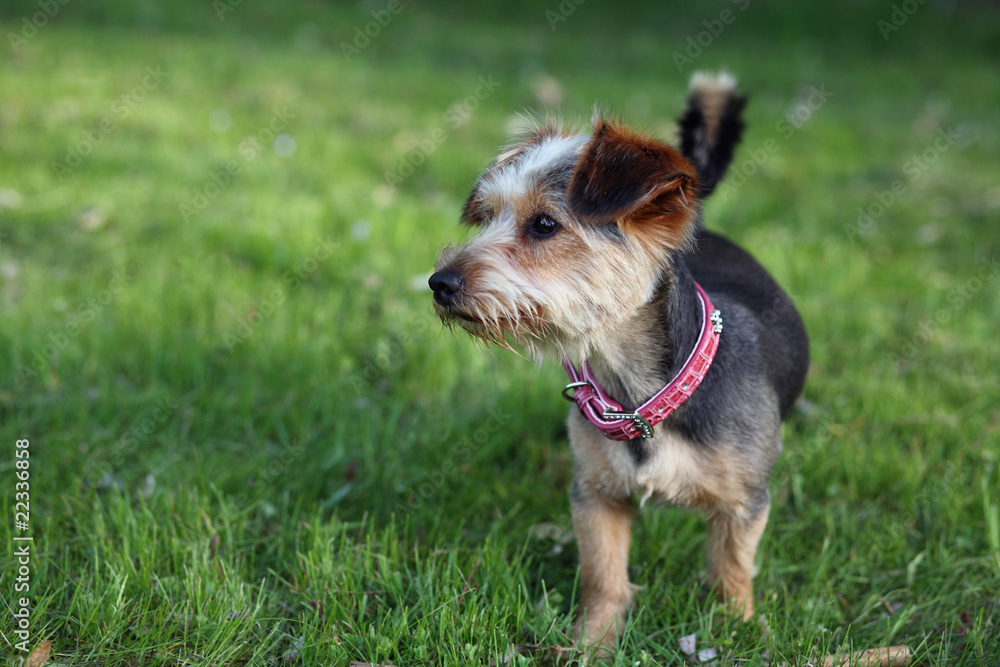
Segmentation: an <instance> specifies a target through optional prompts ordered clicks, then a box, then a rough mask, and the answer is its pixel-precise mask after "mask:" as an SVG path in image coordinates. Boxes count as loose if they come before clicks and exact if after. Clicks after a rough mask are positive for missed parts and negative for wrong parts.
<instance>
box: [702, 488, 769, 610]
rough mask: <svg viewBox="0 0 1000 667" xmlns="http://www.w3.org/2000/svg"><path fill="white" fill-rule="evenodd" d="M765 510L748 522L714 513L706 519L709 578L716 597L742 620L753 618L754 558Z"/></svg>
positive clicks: (734, 515)
mask: <svg viewBox="0 0 1000 667" xmlns="http://www.w3.org/2000/svg"><path fill="white" fill-rule="evenodd" d="M769 508H770V505H767V506H765V507H764V508H762V509H761V510H759V512H758V514H757V515H756V516H755V517H752V518H750V517H746V516H739V515H738V514H732V513H729V512H718V513H714V514H712V515H710V516H709V519H708V563H709V577H710V578H711V580H712V582H713V584H714V586H715V588H716V591H717V592H718V594H719V595H720V596H721V597H722V599H723V600H726V601H727V602H728V603H729V604H730V605H731V606H732V608H733V611H734V613H737V614H740V615H742V617H743V620H749V619H750V618H752V617H753V583H752V580H753V576H754V574H756V570H755V567H754V558H755V557H756V555H757V544H758V543H759V542H760V537H761V535H763V534H764V528H765V527H766V526H767V515H768V509H769Z"/></svg>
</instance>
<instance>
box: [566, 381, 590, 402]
mask: <svg viewBox="0 0 1000 667" xmlns="http://www.w3.org/2000/svg"><path fill="white" fill-rule="evenodd" d="M589 384H590V383H589V382H570V383H569V384H568V385H566V386H565V387H563V391H562V394H563V398H565V399H566V400H567V401H575V400H576V392H573V396H570V395H569V390H570V389H576V388H577V387H586V386H587V385H589Z"/></svg>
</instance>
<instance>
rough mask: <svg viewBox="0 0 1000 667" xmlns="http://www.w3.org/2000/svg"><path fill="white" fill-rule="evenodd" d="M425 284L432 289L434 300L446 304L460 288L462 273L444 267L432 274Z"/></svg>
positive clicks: (453, 298)
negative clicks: (442, 269)
mask: <svg viewBox="0 0 1000 667" xmlns="http://www.w3.org/2000/svg"><path fill="white" fill-rule="evenodd" d="M427 284H428V285H430V286H431V289H432V290H434V300H435V301H437V302H438V303H440V304H441V305H442V306H447V305H449V304H450V303H451V302H452V301H454V300H455V295H456V294H458V292H459V290H461V289H462V274H461V273H459V272H458V271H456V270H454V269H445V270H444V271H438V272H437V273H435V274H434V275H432V276H431V278H430V280H428V281H427Z"/></svg>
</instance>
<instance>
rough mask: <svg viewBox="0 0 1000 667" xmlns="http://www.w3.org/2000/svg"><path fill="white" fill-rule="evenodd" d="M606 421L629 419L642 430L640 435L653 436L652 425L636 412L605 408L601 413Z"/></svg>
mask: <svg viewBox="0 0 1000 667" xmlns="http://www.w3.org/2000/svg"><path fill="white" fill-rule="evenodd" d="M601 416H602V417H604V418H605V419H606V420H608V421H614V420H616V419H631V420H632V423H633V424H635V426H636V427H637V428H638V429H639V430H640V431H642V437H644V438H652V437H653V425H652V424H650V423H649V420H648V419H646V418H645V417H643V416H642V415H640V414H639V413H638V412H615V411H614V410H605V411H604V414H603V415H601Z"/></svg>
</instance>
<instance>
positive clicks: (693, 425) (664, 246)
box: [429, 73, 809, 649]
mask: <svg viewBox="0 0 1000 667" xmlns="http://www.w3.org/2000/svg"><path fill="white" fill-rule="evenodd" d="M745 104H746V97H745V96H744V95H742V94H741V93H739V92H738V91H737V88H736V82H735V79H734V78H733V77H732V76H730V75H728V74H725V73H723V74H719V75H712V74H704V73H697V74H695V75H694V76H693V77H692V80H691V84H690V89H689V96H688V103H687V108H686V110H685V111H684V113H683V115H682V117H681V118H680V122H679V125H680V139H681V141H680V144H681V145H680V150H679V151H678V150H676V149H675V148H672V147H670V146H668V145H667V144H665V143H662V142H660V141H657V140H656V139H653V138H650V137H648V136H645V135H643V134H640V133H638V132H635V131H633V130H630V129H628V128H627V127H625V126H624V125H623V124H622V123H620V122H618V121H615V120H612V119H609V118H607V117H606V116H605V115H603V114H600V113H596V114H595V115H594V118H593V120H592V122H591V125H592V128H591V129H592V131H591V132H589V133H586V132H585V133H576V132H572V131H569V130H566V129H564V128H563V126H562V125H561V124H560V123H558V122H553V121H547V122H543V123H539V124H538V125H537V126H536V127H535V128H534V130H533V131H531V132H530V133H529V134H528V135H527V136H524V137H522V138H521V139H519V140H517V141H515V142H514V143H513V144H511V145H510V146H508V147H507V148H506V149H504V150H503V151H502V152H501V153H500V154H499V155H498V156H497V157H496V159H495V160H494V161H493V162H492V164H490V165H489V167H487V169H486V171H485V172H484V173H483V174H482V175H481V176H480V177H479V179H478V181H477V182H476V184H475V186H474V188H473V190H472V193H471V195H470V196H469V198H468V200H467V202H466V203H465V206H464V210H463V212H462V220H463V221H464V222H465V223H466V224H468V225H470V226H472V227H473V228H474V230H475V232H476V234H475V236H474V238H472V240H471V241H470V242H469V243H467V244H464V245H459V246H449V247H446V248H445V249H444V250H443V251H442V252H441V254H440V256H439V258H438V260H437V263H436V265H435V272H434V274H433V275H432V276H431V277H430V280H429V285H430V288H431V290H432V291H433V293H434V294H433V296H434V308H435V310H436V312H437V314H438V315H439V316H440V317H441V318H442V320H443V321H444V322H445V324H447V325H458V326H460V327H461V328H462V329H465V330H466V331H468V332H469V333H471V334H472V335H473V336H475V337H477V338H479V339H482V340H483V341H485V342H486V343H487V345H489V344H490V343H496V344H498V345H501V346H503V347H507V348H511V349H512V343H516V344H520V345H522V346H523V347H524V348H525V349H526V350H527V351H528V352H529V353H530V354H531V355H532V356H534V357H535V358H537V359H545V358H553V357H555V358H560V359H561V360H562V362H563V364H564V366H565V368H566V369H567V372H568V373H569V376H570V383H569V384H568V385H567V386H566V388H565V389H564V390H563V394H564V396H565V397H566V398H568V399H570V400H572V401H573V402H574V403H576V405H575V406H572V407H571V408H570V415H569V421H568V431H569V439H570V446H571V449H572V453H573V473H574V474H573V483H572V489H571V492H570V504H571V507H572V516H573V527H574V531H575V534H576V539H577V542H578V546H579V552H580V587H581V590H580V595H579V601H580V604H579V613H578V616H577V620H576V622H575V625H574V632H575V635H576V638H577V639H578V641H580V642H582V643H584V644H585V645H590V644H597V645H600V646H602V647H605V648H606V649H610V648H612V647H613V646H614V645H615V644H616V642H617V637H618V635H619V633H620V629H621V628H622V627H623V626H624V621H625V614H626V612H627V610H628V608H629V607H630V605H631V603H632V600H633V586H632V585H631V584H630V583H629V580H628V572H627V565H628V553H629V545H630V542H631V524H632V518H633V515H634V513H635V511H636V509H637V506H641V505H642V504H644V503H645V502H646V500H647V499H653V500H654V501H657V502H660V503H665V504H670V505H678V506H682V507H685V508H689V509H693V510H697V511H701V512H703V513H705V514H706V515H707V519H708V533H709V534H708V564H709V577H710V581H711V584H712V586H713V588H714V589H715V590H716V591H717V592H718V594H719V595H720V596H721V597H722V598H723V599H724V600H725V601H726V602H727V603H728V604H729V605H730V607H731V609H732V610H733V612H734V613H736V614H738V615H739V616H740V617H741V618H742V619H743V620H749V619H750V618H752V615H753V613H754V612H753V610H754V602H753V586H752V579H753V576H754V574H755V568H754V559H755V555H756V552H757V545H758V542H759V541H760V538H761V535H762V533H763V532H764V527H765V525H766V523H767V518H768V513H769V509H770V496H769V493H768V480H769V479H770V476H771V471H772V468H773V466H774V463H775V460H776V459H777V457H778V454H779V453H780V452H781V449H782V442H781V420H782V419H783V418H784V417H785V416H786V415H787V414H788V412H789V410H790V409H791V407H792V405H793V404H794V402H795V401H796V399H797V397H798V395H799V394H800V392H801V391H802V388H803V385H804V384H805V378H806V372H807V368H808V364H809V341H808V336H807V334H806V329H805V326H804V324H803V322H802V319H801V317H800V316H799V314H798V312H797V311H796V309H795V307H794V306H793V305H792V302H791V300H790V299H789V297H788V295H787V294H786V293H785V292H784V291H783V290H782V289H781V288H780V287H779V286H778V285H777V283H776V282H775V281H774V280H773V279H772V278H771V276H770V275H768V273H767V271H765V270H764V268H763V267H762V266H761V265H760V264H759V263H758V262H757V261H756V260H755V259H754V258H753V257H752V256H751V255H750V254H749V253H747V252H746V251H745V250H743V249H742V248H740V247H739V246H738V245H736V244H735V243H733V242H732V241H729V240H727V239H725V238H724V237H722V236H720V235H718V234H715V233H713V232H710V231H708V230H706V229H705V227H704V225H703V222H702V214H701V202H702V201H703V200H704V199H705V198H706V197H708V196H709V195H710V194H711V193H712V191H713V190H714V189H715V186H716V184H717V183H718V182H719V181H720V179H721V178H722V177H723V175H724V174H725V172H726V169H727V167H728V165H729V163H730V161H731V160H732V157H733V152H734V149H735V148H736V146H737V144H738V143H739V141H740V138H741V136H742V133H743V128H744V122H743V118H742V114H743V109H744V107H745Z"/></svg>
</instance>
